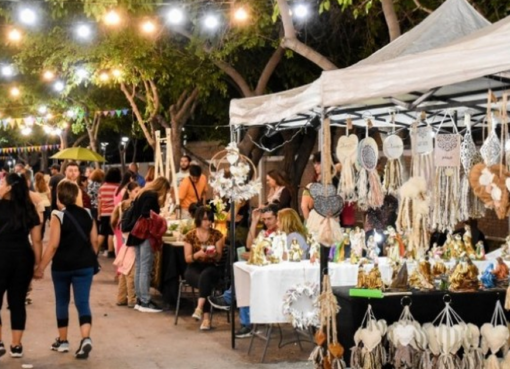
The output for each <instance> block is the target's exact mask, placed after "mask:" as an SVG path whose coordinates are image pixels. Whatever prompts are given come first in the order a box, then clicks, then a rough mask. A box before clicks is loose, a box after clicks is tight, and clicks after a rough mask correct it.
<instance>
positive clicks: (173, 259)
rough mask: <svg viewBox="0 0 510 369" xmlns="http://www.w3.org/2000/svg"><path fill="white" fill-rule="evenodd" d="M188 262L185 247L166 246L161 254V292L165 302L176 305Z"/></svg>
mask: <svg viewBox="0 0 510 369" xmlns="http://www.w3.org/2000/svg"><path fill="white" fill-rule="evenodd" d="M185 271H186V261H185V260H184V247H182V246H172V245H170V244H164V245H163V250H162V252H161V283H160V287H159V291H160V292H161V294H162V295H163V301H164V302H165V303H166V304H169V305H175V304H176V302H177V294H178V292H179V281H180V278H184V272H185Z"/></svg>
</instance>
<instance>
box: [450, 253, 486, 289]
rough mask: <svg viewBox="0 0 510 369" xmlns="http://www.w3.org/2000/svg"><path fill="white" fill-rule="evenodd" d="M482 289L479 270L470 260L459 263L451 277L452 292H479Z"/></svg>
mask: <svg viewBox="0 0 510 369" xmlns="http://www.w3.org/2000/svg"><path fill="white" fill-rule="evenodd" d="M479 287H480V282H479V280H478V268H477V267H476V265H475V264H474V263H473V261H472V260H471V259H469V258H465V261H462V262H459V263H457V265H456V267H455V269H454V271H453V273H452V275H451V276H450V291H454V292H458V291H477V290H478V288H479Z"/></svg>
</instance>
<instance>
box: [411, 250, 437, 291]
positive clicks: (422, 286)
mask: <svg viewBox="0 0 510 369" xmlns="http://www.w3.org/2000/svg"><path fill="white" fill-rule="evenodd" d="M409 286H410V287H411V288H414V289H418V290H432V289H434V274H433V273H432V266H431V265H430V262H429V259H428V257H426V258H424V259H423V260H421V261H420V262H419V264H418V267H417V268H416V269H415V270H413V272H412V273H411V275H410V276H409Z"/></svg>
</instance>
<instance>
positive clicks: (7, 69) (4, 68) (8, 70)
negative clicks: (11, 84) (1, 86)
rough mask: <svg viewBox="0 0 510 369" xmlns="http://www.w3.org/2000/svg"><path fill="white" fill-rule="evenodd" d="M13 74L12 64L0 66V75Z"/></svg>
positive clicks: (7, 75)
mask: <svg viewBox="0 0 510 369" xmlns="http://www.w3.org/2000/svg"><path fill="white" fill-rule="evenodd" d="M13 75H14V68H13V67H12V65H3V66H2V76H4V77H12V76H13Z"/></svg>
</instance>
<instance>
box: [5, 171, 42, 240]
mask: <svg viewBox="0 0 510 369" xmlns="http://www.w3.org/2000/svg"><path fill="white" fill-rule="evenodd" d="M5 181H6V183H7V184H8V185H9V186H11V190H10V192H9V201H12V205H13V207H12V209H13V213H12V214H11V217H10V218H9V223H10V229H11V230H22V231H29V230H30V229H32V228H33V227H34V226H36V225H37V224H39V215H38V214H37V211H36V210H35V206H34V203H33V202H32V200H31V199H30V194H29V191H28V185H27V181H26V179H25V177H23V176H21V177H20V176H19V175H17V174H16V173H10V174H9V175H7V177H5Z"/></svg>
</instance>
